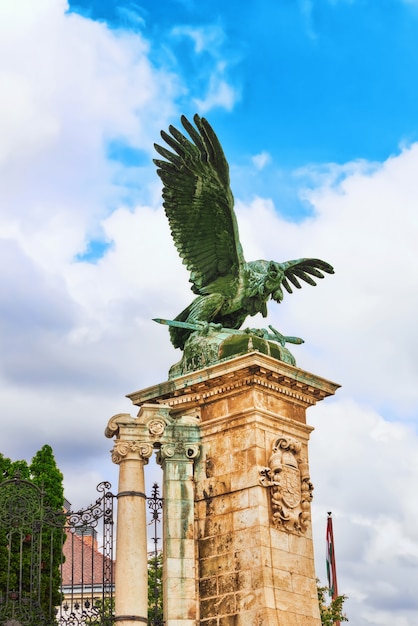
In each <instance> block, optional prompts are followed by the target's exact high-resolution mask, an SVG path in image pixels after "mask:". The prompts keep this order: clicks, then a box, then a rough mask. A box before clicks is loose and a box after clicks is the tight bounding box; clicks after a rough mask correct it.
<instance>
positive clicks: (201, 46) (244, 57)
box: [70, 0, 418, 192]
mask: <svg viewBox="0 0 418 626" xmlns="http://www.w3.org/2000/svg"><path fill="white" fill-rule="evenodd" d="M70 6H71V9H72V10H74V11H81V12H83V13H84V14H87V15H90V16H91V17H92V18H94V19H100V20H105V21H106V23H107V24H109V27H111V28H119V27H123V28H128V29H131V30H132V32H140V33H141V34H142V35H143V36H144V37H145V38H146V39H147V41H148V42H149V45H150V58H151V59H152V61H153V63H154V64H155V65H156V66H159V65H163V66H164V67H165V68H167V67H168V68H170V69H171V70H172V71H173V72H175V73H176V74H177V75H178V76H180V77H181V79H182V81H183V83H184V95H183V96H180V97H179V98H178V106H179V108H180V109H181V111H182V112H184V113H185V114H186V115H189V116H191V115H192V114H193V113H194V112H195V109H196V106H195V105H194V102H193V101H194V100H195V99H196V98H201V99H204V98H205V94H206V92H207V89H208V85H207V77H208V75H210V74H211V73H215V74H216V75H217V77H218V79H219V80H222V79H225V81H227V83H228V85H229V87H230V89H231V90H232V91H233V95H231V100H233V104H234V106H233V108H232V107H231V110H225V107H224V106H218V107H214V108H213V110H211V113H210V120H211V122H212V123H213V125H214V126H215V128H216V129H217V130H218V133H219V134H220V135H221V136H222V139H223V143H224V145H225V149H226V150H227V153H228V155H229V158H230V159H231V160H232V161H233V162H238V163H245V161H246V159H248V157H249V155H250V154H251V153H258V152H261V151H264V150H266V151H268V152H269V153H270V154H271V156H272V159H273V160H274V163H275V164H276V166H277V167H280V168H283V169H284V170H289V169H295V168H297V167H299V166H302V165H306V164H307V163H318V162H321V163H322V162H336V163H344V162H347V161H351V160H354V159H368V160H372V161H373V160H379V159H384V158H386V157H387V156H388V155H389V154H392V153H396V152H397V151H398V149H399V145H400V143H401V142H406V143H409V142H411V141H414V140H415V139H416V138H417V135H418V129H417V103H418V88H417V86H416V81H415V79H414V77H415V76H416V75H417V73H418V47H417V45H416V37H417V29H418V6H417V5H416V3H413V2H402V0H381V1H379V2H375V1H374V0H357V1H356V0H354V1H350V0H335V1H331V0H317V2H312V1H309V0H285V1H284V2H269V1H267V0H264V1H261V2H256V1H252V2H251V1H247V2H245V3H242V2H235V1H234V0H231V1H229V2H222V1H221V2H219V1H213V0H212V1H199V2H193V1H190V2H182V1H166V2H153V1H150V2H141V3H137V2H106V1H105V2H96V3H95V2H91V1H88V2H84V3H81V2H75V3H71V4H70ZM220 64H222V69H219V67H218V68H217V66H219V65H220ZM274 187H275V185H274V178H273V177H272V181H271V189H272V191H273V192H274ZM269 191H270V190H269Z"/></svg>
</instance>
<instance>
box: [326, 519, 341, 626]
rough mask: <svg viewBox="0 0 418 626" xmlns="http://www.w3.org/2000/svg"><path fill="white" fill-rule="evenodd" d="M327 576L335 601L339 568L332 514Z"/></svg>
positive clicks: (327, 537) (328, 531)
mask: <svg viewBox="0 0 418 626" xmlns="http://www.w3.org/2000/svg"><path fill="white" fill-rule="evenodd" d="M326 542H327V574H328V588H329V594H330V596H331V597H332V599H333V600H335V598H336V597H337V596H338V584H337V568H336V564H335V547H334V532H333V528H332V513H331V511H329V512H328V519H327V532H326ZM335 624H336V626H340V622H339V621H337V622H335Z"/></svg>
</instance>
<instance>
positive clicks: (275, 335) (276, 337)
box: [152, 317, 304, 346]
mask: <svg viewBox="0 0 418 626" xmlns="http://www.w3.org/2000/svg"><path fill="white" fill-rule="evenodd" d="M152 321H153V322H157V324H165V325H166V326H174V327H175V328H186V329H187V330H202V329H203V328H204V327H205V323H204V322H201V323H193V322H180V321H179V320H165V319H162V318H161V317H155V318H153V320H152ZM216 326H218V325H217V324H216V325H214V327H215V328H216ZM269 328H270V330H271V331H273V332H272V333H268V332H266V331H264V332H263V337H262V338H263V339H267V340H269V341H277V342H278V343H280V345H282V346H284V345H285V343H294V344H301V343H304V341H303V339H300V337H287V336H286V335H282V334H281V333H279V331H277V330H276V329H275V328H273V327H272V326H269ZM218 330H221V331H222V332H226V333H229V334H230V335H242V334H243V333H245V332H247V333H248V332H249V331H248V330H243V329H240V330H237V329H236V328H225V327H223V326H219V329H218ZM250 334H251V332H250ZM253 334H256V333H255V332H254V333H253Z"/></svg>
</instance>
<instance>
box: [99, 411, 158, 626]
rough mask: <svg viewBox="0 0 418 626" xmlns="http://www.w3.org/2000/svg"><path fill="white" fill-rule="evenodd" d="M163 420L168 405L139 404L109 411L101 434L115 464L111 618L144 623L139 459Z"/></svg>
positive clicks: (142, 461)
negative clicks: (130, 410) (134, 411)
mask: <svg viewBox="0 0 418 626" xmlns="http://www.w3.org/2000/svg"><path fill="white" fill-rule="evenodd" d="M168 421H169V414H168V409H167V408H164V407H159V406H155V405H153V406H151V407H142V408H141V410H140V412H139V414H138V418H134V417H132V416H131V415H129V414H126V413H122V414H119V415H115V416H113V417H112V418H111V419H110V420H109V423H108V426H107V428H106V431H105V435H106V436H107V437H109V438H111V437H113V436H115V437H116V439H115V444H114V448H113V451H112V460H113V462H114V463H117V464H118V465H119V487H118V511H117V530H116V565H115V622H116V623H117V624H118V626H133V625H134V624H138V625H139V624H147V623H148V619H147V615H148V550H147V530H146V529H147V519H146V495H145V480H144V465H146V464H147V463H148V459H149V457H150V456H151V454H152V452H153V449H154V446H155V444H156V442H158V441H159V438H160V436H161V435H162V434H163V433H164V429H165V426H166V423H167V422H168Z"/></svg>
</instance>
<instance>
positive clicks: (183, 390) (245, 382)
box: [127, 352, 339, 411]
mask: <svg viewBox="0 0 418 626" xmlns="http://www.w3.org/2000/svg"><path fill="white" fill-rule="evenodd" d="M249 386H252V387H255V388H258V389H260V390H264V391H265V390H268V391H269V392H270V393H273V394H276V395H278V396H282V397H283V398H287V399H292V401H293V402H294V403H296V404H300V405H301V406H304V407H309V406H312V405H314V404H316V403H317V402H318V401H320V400H323V399H324V398H325V397H327V396H330V395H333V394H334V393H335V391H336V390H337V389H338V387H339V385H337V384H335V383H332V382H330V381H328V380H326V379H324V378H320V377H318V376H315V375H314V374H310V373H309V372H305V371H304V370H301V369H299V368H297V367H293V366H292V365H289V364H288V363H284V362H280V361H277V360H276V359H273V358H271V357H269V356H267V355H264V354H260V353H257V352H253V353H251V354H246V355H243V356H239V357H236V358H235V359H230V360H228V361H225V362H223V363H218V364H216V365H213V366H210V367H207V368H206V369H204V370H199V371H197V372H192V373H189V374H187V375H184V376H179V377H177V378H174V379H172V380H169V381H166V382H165V383H161V384H159V385H155V386H154V387H148V388H147V389H143V390H141V391H137V392H135V393H132V394H129V395H128V396H127V397H128V398H130V400H131V401H132V403H133V404H135V405H137V406H141V405H142V404H143V403H164V404H165V405H168V406H170V407H171V408H173V409H174V408H175V410H176V411H177V410H179V409H180V408H182V407H183V406H184V407H185V408H186V406H187V407H190V408H192V407H198V406H199V405H202V404H205V403H207V402H210V401H211V400H215V399H216V398H217V397H220V396H222V397H227V396H228V395H229V394H231V395H232V394H236V393H237V392H239V391H240V390H242V389H244V388H246V387H249Z"/></svg>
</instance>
